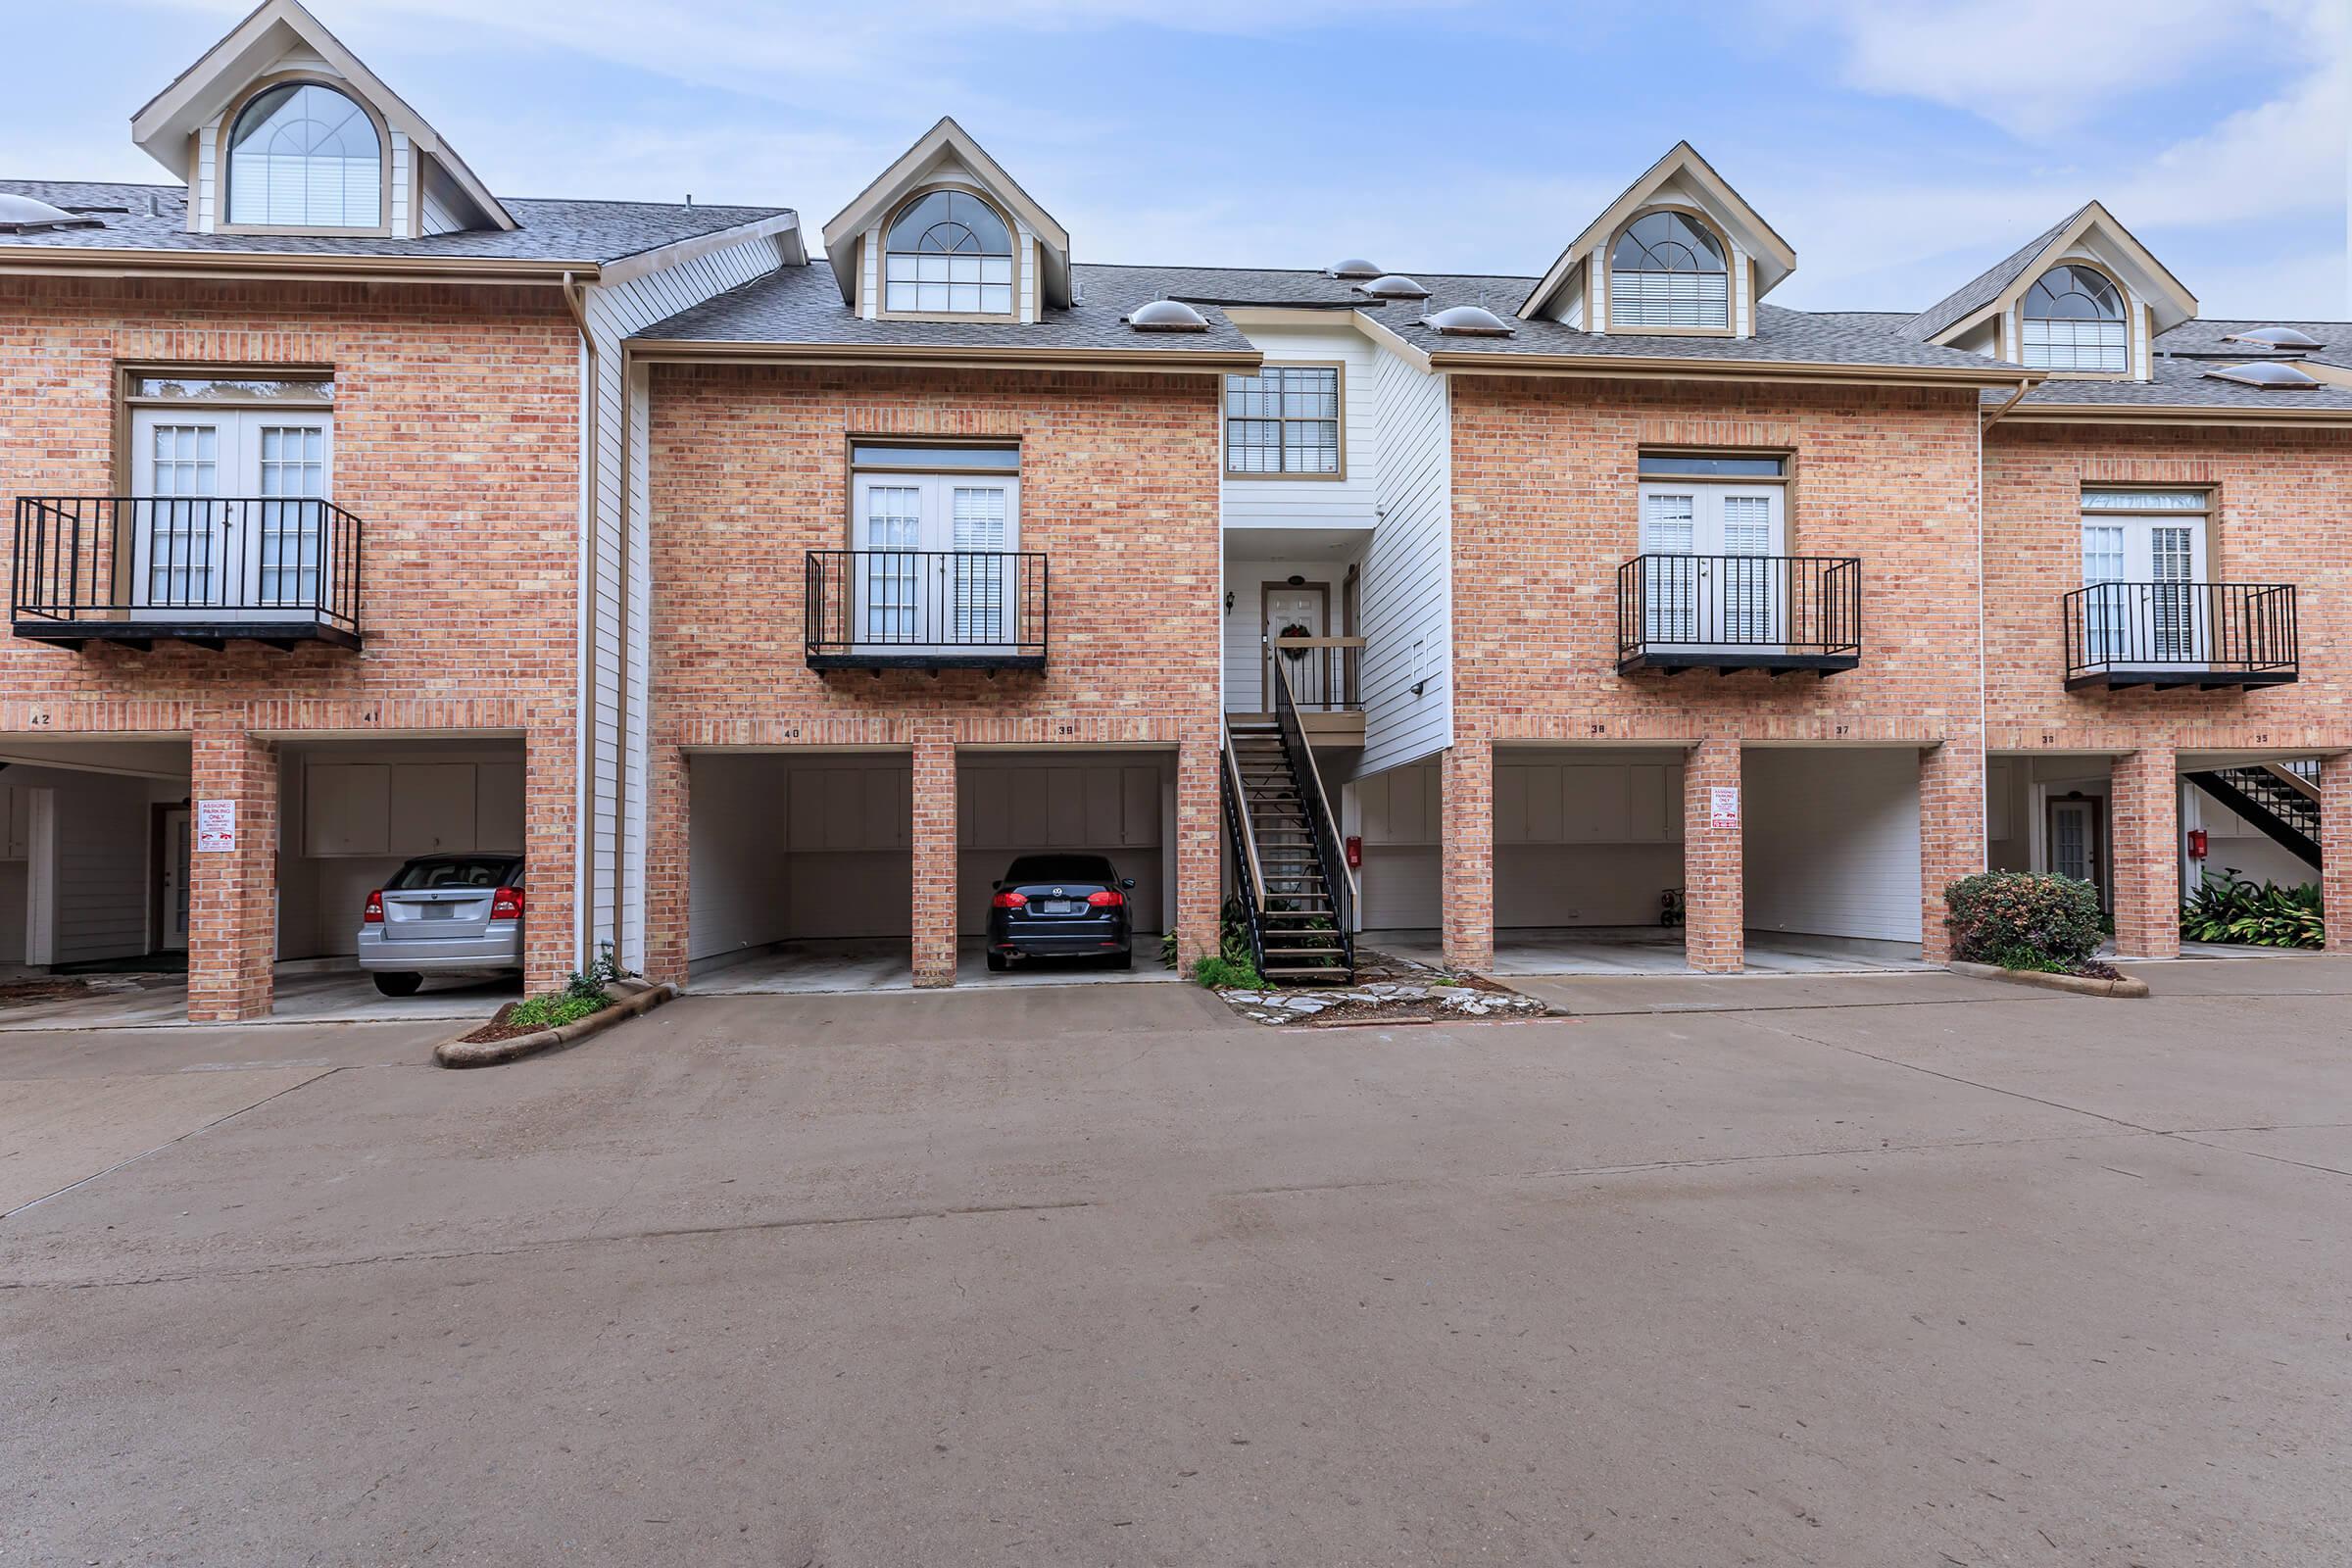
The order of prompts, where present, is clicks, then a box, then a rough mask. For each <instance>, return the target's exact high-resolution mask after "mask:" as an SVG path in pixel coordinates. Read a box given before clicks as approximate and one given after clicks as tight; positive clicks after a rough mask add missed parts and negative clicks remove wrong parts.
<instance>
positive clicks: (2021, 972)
mask: <svg viewBox="0 0 2352 1568" xmlns="http://www.w3.org/2000/svg"><path fill="white" fill-rule="evenodd" d="M1944 967H1946V968H1948V969H1950V970H1951V971H1952V973H1954V974H1964V975H1968V976H1970V977H1972V978H1974V979H1978V980H2006V981H2008V982H2009V983H2010V984H2011V985H2017V986H2039V987H2040V988H2041V989H2042V990H2044V991H2066V992H2071V993H2072V994H2074V995H2075V996H2078V997H2144V996H2146V995H2147V994H2148V983H2147V982H2146V981H2145V980H2134V979H2132V978H2131V976H2129V975H2126V976H2125V977H2124V978H2123V979H2121V980H2093V979H2090V978H2089V977H2088V976H2085V975H2079V974H2043V973H2042V972H2041V971H2040V970H2038V969H2004V968H2002V967H2001V966H2000V965H1999V964H1997V963H1963V962H1961V961H1960V960H1959V959H1957V958H1955V959H1953V960H1952V961H1951V962H1950V963H1948V964H1946V965H1945V966H1944Z"/></svg>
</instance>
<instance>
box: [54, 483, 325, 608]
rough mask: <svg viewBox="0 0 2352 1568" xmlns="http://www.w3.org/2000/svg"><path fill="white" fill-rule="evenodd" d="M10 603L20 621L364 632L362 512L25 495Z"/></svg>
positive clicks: (319, 504) (308, 503)
mask: <svg viewBox="0 0 2352 1568" xmlns="http://www.w3.org/2000/svg"><path fill="white" fill-rule="evenodd" d="M16 524H17V526H16V545H15V554H14V562H15V568H16V569H15V575H14V578H13V581H12V587H11V590H10V595H9V601H10V602H9V610H10V613H11V615H12V617H13V619H14V620H15V622H16V624H17V628H18V629H19V630H20V631H23V632H25V633H27V634H28V635H33V636H40V635H43V634H45V633H46V632H48V631H52V630H56V629H60V628H66V627H72V626H90V625H95V624H100V623H104V624H107V625H109V626H114V625H118V624H123V623H127V624H129V625H131V626H134V627H135V626H140V625H151V626H172V627H190V628H220V629H221V631H222V634H223V635H234V634H235V628H236V627H237V626H239V625H243V624H251V625H263V626H269V627H274V628H278V629H280V630H283V629H285V628H288V627H292V626H298V625H303V624H314V625H319V626H324V627H331V628H334V629H335V630H338V631H342V632H346V633H352V634H355V635H356V634H357V632H358V630H359V624H360V533H361V530H360V519H359V518H357V517H355V516H353V515H351V514H350V513H348V512H346V511H344V510H343V509H342V508H341V507H338V506H336V505H335V504H334V503H333V502H331V501H319V500H314V499H310V498H307V497H279V496H233V497H232V496H20V497H18V498H17V513H16Z"/></svg>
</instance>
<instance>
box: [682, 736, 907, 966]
mask: <svg viewBox="0 0 2352 1568" xmlns="http://www.w3.org/2000/svg"><path fill="white" fill-rule="evenodd" d="M687 770H688V777H687V783H688V797H687V798H688V822H687V855H688V887H689V894H688V908H687V920H686V931H687V963H688V973H689V975H690V977H691V978H692V982H693V984H694V986H695V988H696V989H697V990H711V991H850V990H863V989H868V988H870V987H872V986H876V985H894V986H895V985H905V984H907V983H908V976H909V973H910V970H911V965H912V945H911V944H912V930H913V901H914V880H913V877H914V871H913V852H912V849H911V844H910V835H911V832H912V827H913V804H912V802H913V768H912V764H911V762H910V760H909V759H908V757H907V754H906V753H904V752H882V751H873V752H844V753H816V754H809V753H801V754H793V753H777V752H761V753H702V754H696V755H694V756H691V757H690V758H689V759H688V760H687Z"/></svg>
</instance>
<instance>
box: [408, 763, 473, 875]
mask: <svg viewBox="0 0 2352 1568" xmlns="http://www.w3.org/2000/svg"><path fill="white" fill-rule="evenodd" d="M391 783H392V853H393V854H395V855H434V854H442V853H446V852H448V851H451V850H470V849H473V848H475V845H474V843H473V830H474V818H473V764H472V763H471V762H395V763H394V764H393V765H392V780H391Z"/></svg>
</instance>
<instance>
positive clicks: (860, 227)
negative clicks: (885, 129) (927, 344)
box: [825, 120, 1070, 321]
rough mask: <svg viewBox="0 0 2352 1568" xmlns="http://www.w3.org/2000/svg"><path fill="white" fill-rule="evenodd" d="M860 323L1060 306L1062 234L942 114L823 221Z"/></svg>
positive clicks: (1064, 272)
mask: <svg viewBox="0 0 2352 1568" xmlns="http://www.w3.org/2000/svg"><path fill="white" fill-rule="evenodd" d="M825 260H826V261H827V262H828V263H830V264H831V266H832V268H833V275H834V277H835V279H836V280H837V281H838V282H839V283H840V285H841V297H842V299H843V300H844V301H845V302H847V303H848V305H849V306H850V308H851V309H852V310H854V311H856V312H857V313H858V315H859V316H861V317H863V318H864V319H867V320H869V321H872V320H884V319H898V320H916V321H1034V320H1036V319H1038V318H1039V316H1040V314H1041V313H1042V312H1043V311H1045V310H1047V309H1049V308H1051V309H1067V308H1068V306H1069V304H1070V236H1069V233H1068V231H1067V230H1066V229H1064V228H1063V227H1062V226H1061V225H1060V224H1059V223H1057V222H1055V221H1054V218H1053V215H1052V214H1050V213H1048V212H1047V211H1046V210H1045V209H1044V208H1042V207H1040V206H1038V205H1037V203H1036V202H1035V201H1033V200H1032V199H1031V198H1030V196H1029V193H1028V192H1027V191H1025V190H1023V189H1021V187H1020V185H1019V184H1018V183H1017V182H1016V181H1015V180H1014V179H1013V177H1012V176H1011V175H1010V174H1007V173H1006V172H1005V170H1004V168H1003V167H1002V166H1001V165H999V164H998V163H997V161H996V160H995V159H994V158H991V157H989V156H988V154H987V152H986V151H985V150H983V149H982V147H981V146H980V144H979V143H978V142H976V141H974V140H972V138H971V136H970V135H969V134H967V133H966V132H965V130H964V128H963V127H962V126H961V125H958V124H957V123H956V122H955V121H953V120H942V121H941V122H940V123H938V124H936V125H934V126H932V127H931V128H930V130H929V131H927V132H925V133H924V135H923V138H922V139H921V140H920V141H917V142H916V143H915V144H914V145H913V146H912V147H909V148H908V149H907V152H906V153H905V155H904V156H902V157H901V158H900V159H899V161H898V162H897V163H895V164H892V165H891V166H890V168H889V169H887V170H885V171H884V172H882V174H881V176H880V177H879V178H877V179H876V180H875V181H874V182H873V183H872V184H870V185H868V186H866V187H865V189H864V190H862V191H860V192H859V193H858V197H857V199H856V200H855V201H853V202H851V203H850V205H849V206H847V207H845V208H843V209H842V210H841V211H840V212H839V213H838V214H836V215H835V216H834V218H833V221H831V222H829V223H827V224H826V225H825Z"/></svg>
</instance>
